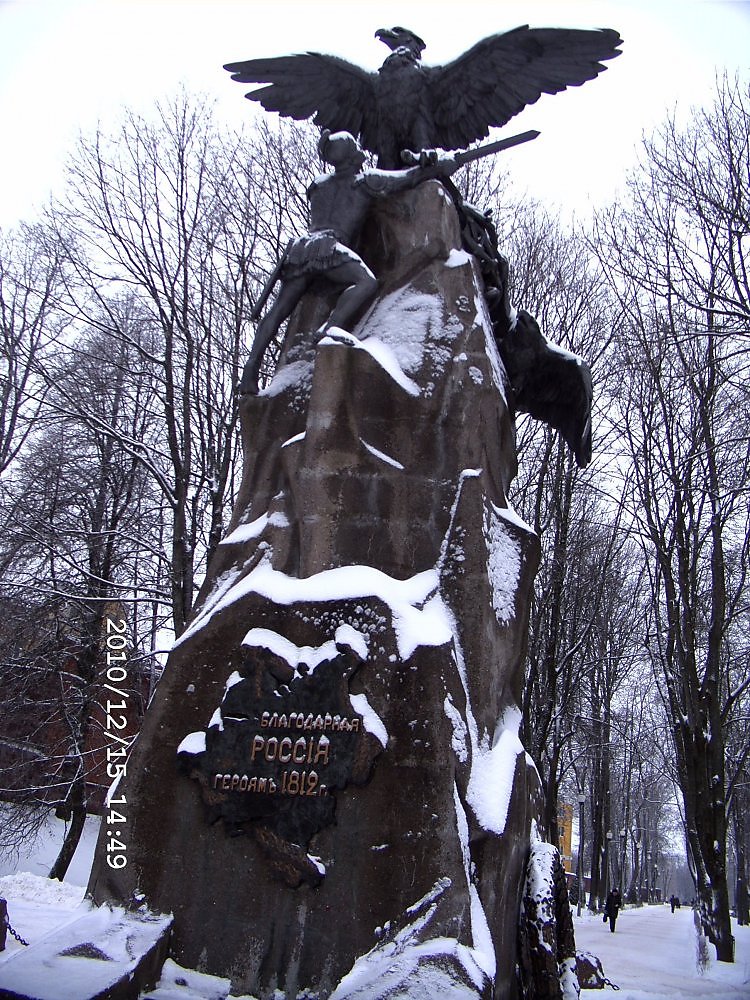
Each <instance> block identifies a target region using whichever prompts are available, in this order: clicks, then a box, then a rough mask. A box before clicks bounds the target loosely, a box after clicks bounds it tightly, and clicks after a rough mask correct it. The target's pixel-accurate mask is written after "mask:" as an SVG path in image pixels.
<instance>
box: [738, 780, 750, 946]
mask: <svg viewBox="0 0 750 1000" xmlns="http://www.w3.org/2000/svg"><path fill="white" fill-rule="evenodd" d="M734 839H735V842H736V846H737V882H736V887H735V909H736V910H737V923H738V924H739V925H740V927H745V926H747V924H750V900H748V893H747V856H746V853H745V816H744V813H743V811H742V809H741V808H740V806H739V803H738V802H737V801H736V800H735V806H734Z"/></svg>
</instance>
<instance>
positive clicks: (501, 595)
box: [483, 501, 521, 625]
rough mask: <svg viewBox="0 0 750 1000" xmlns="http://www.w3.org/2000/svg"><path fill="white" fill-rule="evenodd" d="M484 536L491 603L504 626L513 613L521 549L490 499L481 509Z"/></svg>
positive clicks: (499, 509)
mask: <svg viewBox="0 0 750 1000" xmlns="http://www.w3.org/2000/svg"><path fill="white" fill-rule="evenodd" d="M483 530H484V539H485V542H486V544H487V573H488V576H489V580H490V584H491V586H492V606H493V608H494V610H495V615H496V616H497V620H498V622H499V623H500V624H501V625H507V624H508V622H510V621H511V620H512V619H513V618H514V616H515V613H516V593H517V591H518V581H519V577H520V573H521V551H520V547H519V543H518V540H517V539H516V538H515V537H514V536H513V535H511V533H510V532H509V531H508V529H507V527H506V523H505V519H504V518H503V516H502V513H501V508H499V507H496V506H495V505H494V504H493V503H492V502H491V501H490V503H489V504H486V505H485V509H484V525H483Z"/></svg>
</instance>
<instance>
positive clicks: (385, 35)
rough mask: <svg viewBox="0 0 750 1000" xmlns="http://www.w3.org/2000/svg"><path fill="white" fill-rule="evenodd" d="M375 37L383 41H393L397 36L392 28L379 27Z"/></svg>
mask: <svg viewBox="0 0 750 1000" xmlns="http://www.w3.org/2000/svg"><path fill="white" fill-rule="evenodd" d="M375 37H376V38H379V39H380V41H381V42H392V41H394V39H395V38H396V35H395V33H394V32H393V31H392V30H391V29H390V28H378V30H377V31H376V32H375Z"/></svg>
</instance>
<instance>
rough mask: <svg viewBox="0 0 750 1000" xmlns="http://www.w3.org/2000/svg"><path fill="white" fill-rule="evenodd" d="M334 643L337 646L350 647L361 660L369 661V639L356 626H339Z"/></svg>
mask: <svg viewBox="0 0 750 1000" xmlns="http://www.w3.org/2000/svg"><path fill="white" fill-rule="evenodd" d="M334 641H335V642H336V645H337V646H349V647H350V648H351V649H353V650H354V652H355V653H356V654H357V655H358V656H359V658H360V659H361V660H366V659H367V645H368V642H369V639H368V637H367V636H366V635H364V634H363V633H362V632H360V631H359V630H358V629H356V628H354V626H352V625H339V627H338V628H337V629H336V633H335V635H334Z"/></svg>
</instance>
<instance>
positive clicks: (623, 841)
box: [620, 827, 628, 903]
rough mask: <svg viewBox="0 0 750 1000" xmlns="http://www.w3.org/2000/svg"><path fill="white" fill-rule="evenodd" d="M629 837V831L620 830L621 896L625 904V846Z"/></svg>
mask: <svg viewBox="0 0 750 1000" xmlns="http://www.w3.org/2000/svg"><path fill="white" fill-rule="evenodd" d="M627 837H628V831H627V830H626V829H625V827H623V828H622V830H620V895H621V896H622V901H623V903H624V902H625V844H626V841H627Z"/></svg>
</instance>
